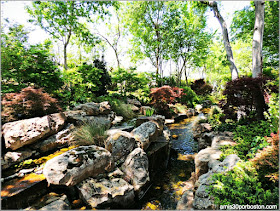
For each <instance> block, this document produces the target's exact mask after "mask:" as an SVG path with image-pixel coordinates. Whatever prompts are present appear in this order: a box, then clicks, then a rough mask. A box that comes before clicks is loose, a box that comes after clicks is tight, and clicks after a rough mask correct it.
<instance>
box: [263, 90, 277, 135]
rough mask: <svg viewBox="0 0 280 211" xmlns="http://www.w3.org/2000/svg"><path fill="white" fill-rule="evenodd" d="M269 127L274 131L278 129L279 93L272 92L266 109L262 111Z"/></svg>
mask: <svg viewBox="0 0 280 211" xmlns="http://www.w3.org/2000/svg"><path fill="white" fill-rule="evenodd" d="M264 114H265V117H266V119H267V121H268V122H269V123H270V127H271V129H272V130H273V131H274V132H276V131H277V130H278V129H279V95H278V94H276V93H272V94H271V96H270V98H269V102H268V111H267V112H265V113H264Z"/></svg>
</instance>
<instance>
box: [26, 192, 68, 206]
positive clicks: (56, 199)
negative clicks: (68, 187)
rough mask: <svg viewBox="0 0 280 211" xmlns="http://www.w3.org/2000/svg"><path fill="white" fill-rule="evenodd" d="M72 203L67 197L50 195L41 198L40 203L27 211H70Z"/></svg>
mask: <svg viewBox="0 0 280 211" xmlns="http://www.w3.org/2000/svg"><path fill="white" fill-rule="evenodd" d="M69 209H71V206H70V202H69V200H68V199H67V196H66V195H59V194H56V193H49V194H47V195H45V196H44V197H43V198H41V199H40V200H39V201H38V202H36V203H35V204H33V205H32V206H30V207H28V208H26V209H25V210H69Z"/></svg>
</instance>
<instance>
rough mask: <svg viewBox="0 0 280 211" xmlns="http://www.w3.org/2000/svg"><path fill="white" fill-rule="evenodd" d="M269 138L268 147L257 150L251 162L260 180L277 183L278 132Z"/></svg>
mask: <svg viewBox="0 0 280 211" xmlns="http://www.w3.org/2000/svg"><path fill="white" fill-rule="evenodd" d="M270 136H271V137H267V142H268V143H270V145H269V146H267V147H265V148H263V149H262V150H259V151H258V153H257V154H256V157H254V158H253V159H252V160H251V162H252V163H253V165H254V166H255V167H256V169H257V170H258V171H259V175H260V176H262V177H263V178H262V179H265V178H269V180H270V181H273V182H279V132H278V133H277V134H273V133H272V134H271V135H270Z"/></svg>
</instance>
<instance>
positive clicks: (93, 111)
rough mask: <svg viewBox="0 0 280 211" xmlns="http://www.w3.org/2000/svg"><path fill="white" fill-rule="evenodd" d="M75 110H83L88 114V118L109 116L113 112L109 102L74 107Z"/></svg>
mask: <svg viewBox="0 0 280 211" xmlns="http://www.w3.org/2000/svg"><path fill="white" fill-rule="evenodd" d="M73 110H74V111H76V110H82V111H84V112H86V114H87V115H88V116H97V115H104V114H109V113H110V112H111V106H110V105H109V102H107V101H105V102H102V103H94V102H90V103H85V104H81V105H78V106H76V107H74V108H73Z"/></svg>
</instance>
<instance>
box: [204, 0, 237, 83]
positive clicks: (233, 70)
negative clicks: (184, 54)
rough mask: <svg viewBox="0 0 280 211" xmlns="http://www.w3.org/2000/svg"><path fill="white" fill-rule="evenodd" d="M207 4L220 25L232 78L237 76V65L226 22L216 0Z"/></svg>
mask: <svg viewBox="0 0 280 211" xmlns="http://www.w3.org/2000/svg"><path fill="white" fill-rule="evenodd" d="M208 5H209V6H210V7H211V8H212V9H213V12H214V15H215V17H216V18H217V19H218V20H219V23H220V25H221V27H222V34H223V40H224V46H225V49H226V53H227V59H228V61H229V67H230V72H231V79H232V80H234V79H236V78H238V70H237V67H236V65H235V63H234V59H233V53H232V50H231V45H230V42H229V37H228V30H227V24H226V22H225V20H224V19H223V17H222V16H221V14H220V11H219V10H218V5H217V2H216V1H213V2H209V3H208Z"/></svg>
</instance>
